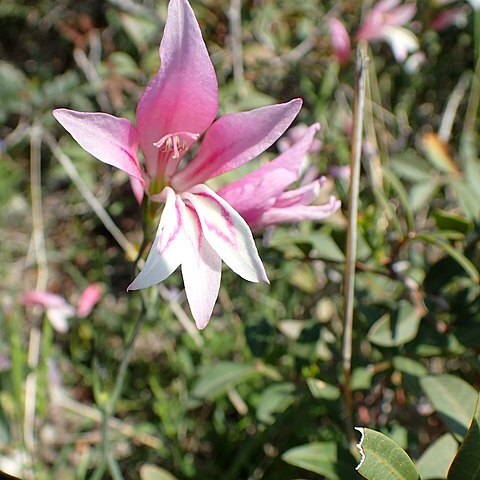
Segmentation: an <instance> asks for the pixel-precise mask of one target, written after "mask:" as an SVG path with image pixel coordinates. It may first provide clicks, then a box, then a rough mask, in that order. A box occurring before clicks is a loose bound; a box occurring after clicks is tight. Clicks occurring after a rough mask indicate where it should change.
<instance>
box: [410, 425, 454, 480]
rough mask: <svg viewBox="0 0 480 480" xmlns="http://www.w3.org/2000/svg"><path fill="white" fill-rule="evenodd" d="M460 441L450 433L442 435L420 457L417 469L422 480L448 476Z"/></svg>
mask: <svg viewBox="0 0 480 480" xmlns="http://www.w3.org/2000/svg"><path fill="white" fill-rule="evenodd" d="M457 450H458V443H457V441H456V440H455V438H454V437H453V435H451V434H450V433H446V434H445V435H442V436H441V437H440V438H439V439H438V440H437V441H435V442H434V443H433V444H432V445H430V446H429V447H428V448H427V449H426V450H425V452H423V454H422V456H421V457H420V458H419V459H418V462H417V470H418V471H419V473H420V476H421V477H422V480H433V479H438V478H447V472H448V467H450V464H451V463H452V460H453V457H454V456H455V454H456V453H457Z"/></svg>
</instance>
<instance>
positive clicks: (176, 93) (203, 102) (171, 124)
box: [137, 0, 218, 172]
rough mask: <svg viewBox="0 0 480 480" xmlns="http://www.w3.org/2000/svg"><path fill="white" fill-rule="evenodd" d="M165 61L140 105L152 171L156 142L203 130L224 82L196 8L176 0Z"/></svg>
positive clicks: (144, 145) (163, 53) (141, 132)
mask: <svg viewBox="0 0 480 480" xmlns="http://www.w3.org/2000/svg"><path fill="white" fill-rule="evenodd" d="M160 59H161V66H160V70H159V72H158V74H157V76H156V77H155V78H154V79H153V80H152V81H151V82H150V84H149V85H148V87H147V89H146V90H145V92H144V93H143V95H142V98H141V99H140V102H139V104H138V108H137V126H138V131H139V135H140V145H141V148H142V151H143V153H144V155H145V161H146V165H147V171H148V172H150V171H155V170H156V168H155V166H154V164H155V162H156V161H157V155H158V149H157V147H154V145H153V144H154V143H155V142H158V141H159V140H160V139H161V138H162V137H164V136H165V135H169V134H174V133H176V132H185V131H187V132H191V133H193V134H201V133H203V132H204V131H205V130H206V129H207V128H208V127H209V126H210V124H211V123H212V122H213V120H214V119H215V115H216V114H217V110H218V84H217V79H216V76H215V70H214V69H213V65H212V62H211V61H210V57H209V55H208V52H207V48H206V46H205V43H204V41H203V38H202V34H201V32H200V27H199V26H198V23H197V20H196V18H195V15H194V13H193V10H192V8H191V7H190V5H189V3H188V2H187V1H186V0H172V1H171V2H170V4H169V7H168V16H167V23H166V25H165V30H164V34H163V39H162V43H161V45H160Z"/></svg>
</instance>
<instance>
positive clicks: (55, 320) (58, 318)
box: [47, 304, 75, 333]
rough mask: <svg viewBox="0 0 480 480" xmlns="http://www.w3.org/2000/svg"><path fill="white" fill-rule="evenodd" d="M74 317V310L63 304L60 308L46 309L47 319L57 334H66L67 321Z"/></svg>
mask: <svg viewBox="0 0 480 480" xmlns="http://www.w3.org/2000/svg"><path fill="white" fill-rule="evenodd" d="M74 315H75V309H74V308H73V307H72V306H71V305H69V304H65V305H63V306H62V307H52V308H48V309H47V318H48V320H49V321H50V323H51V324H52V327H53V328H54V330H56V331H57V332H59V333H66V332H68V321H67V320H68V319H69V318H70V317H73V316H74Z"/></svg>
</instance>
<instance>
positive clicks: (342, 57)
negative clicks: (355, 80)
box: [328, 17, 352, 65]
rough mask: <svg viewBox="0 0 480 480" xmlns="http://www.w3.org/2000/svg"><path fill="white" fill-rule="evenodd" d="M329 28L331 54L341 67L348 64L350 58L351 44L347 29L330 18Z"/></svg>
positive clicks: (339, 22)
mask: <svg viewBox="0 0 480 480" xmlns="http://www.w3.org/2000/svg"><path fill="white" fill-rule="evenodd" d="M328 26H329V28H330V41H331V43H332V49H333V53H334V54H335V57H336V58H337V60H338V62H339V63H340V64H341V65H345V64H346V63H348V62H349V60H350V57H351V56H352V44H351V42H350V36H349V35H348V32H347V29H346V28H345V26H344V25H343V23H342V22H341V21H340V20H337V19H336V18H334V17H331V18H330V19H329V21H328Z"/></svg>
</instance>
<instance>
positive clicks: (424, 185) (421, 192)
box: [409, 178, 439, 212]
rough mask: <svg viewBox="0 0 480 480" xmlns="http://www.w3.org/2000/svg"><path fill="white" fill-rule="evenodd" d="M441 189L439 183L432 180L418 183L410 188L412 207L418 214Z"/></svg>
mask: <svg viewBox="0 0 480 480" xmlns="http://www.w3.org/2000/svg"><path fill="white" fill-rule="evenodd" d="M438 189H439V183H438V181H436V180H435V179H432V178H430V179H429V180H428V181H425V182H421V183H417V184H415V185H413V186H412V187H411V188H410V195H409V197H410V205H411V208H412V210H413V211H414V212H417V211H418V210H420V209H421V208H423V207H424V206H426V205H427V204H428V202H430V200H431V199H432V198H433V197H434V196H435V194H436V193H437V190H438Z"/></svg>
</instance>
